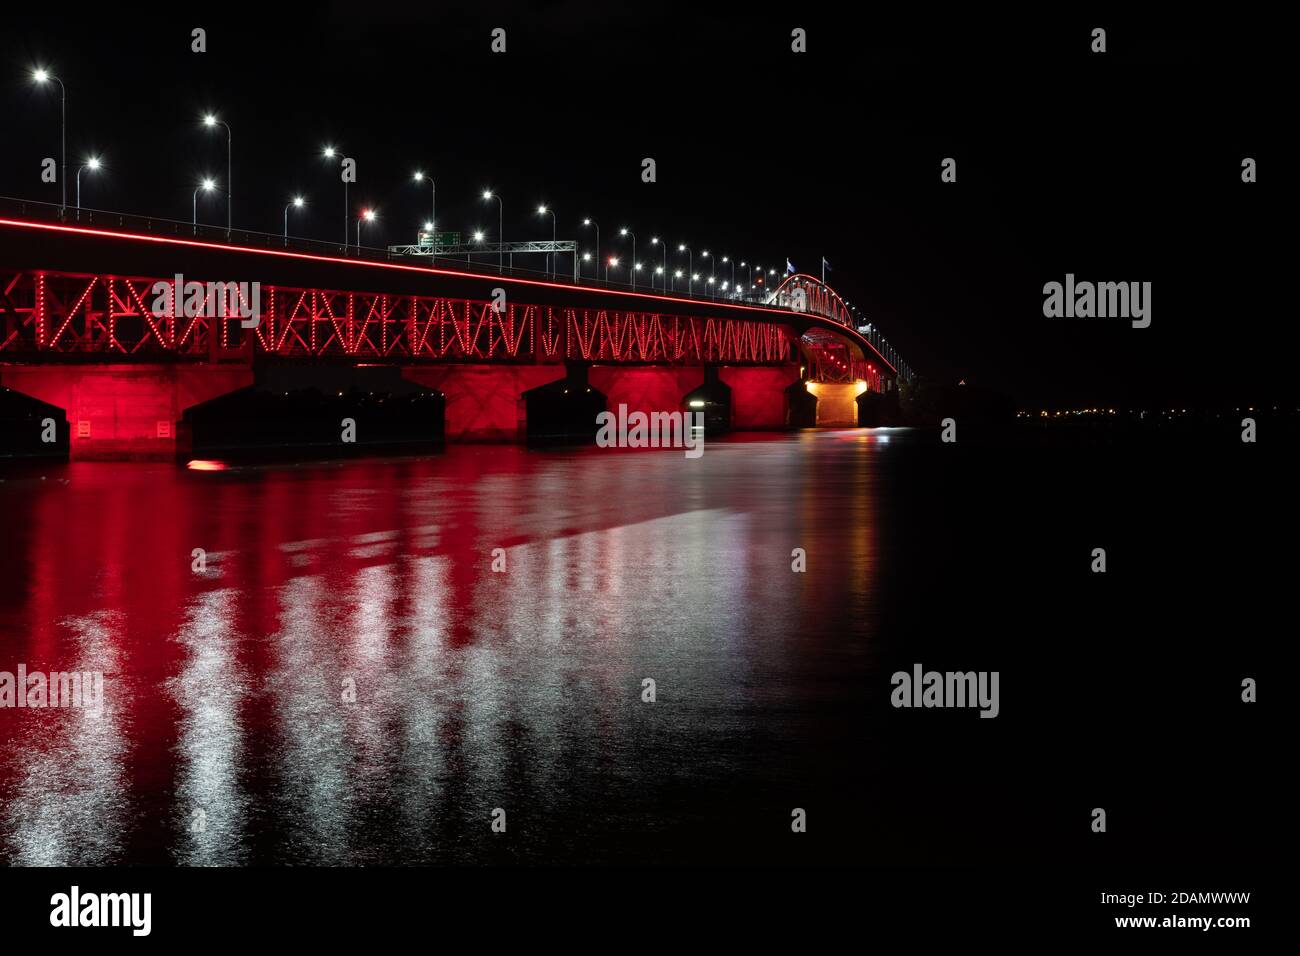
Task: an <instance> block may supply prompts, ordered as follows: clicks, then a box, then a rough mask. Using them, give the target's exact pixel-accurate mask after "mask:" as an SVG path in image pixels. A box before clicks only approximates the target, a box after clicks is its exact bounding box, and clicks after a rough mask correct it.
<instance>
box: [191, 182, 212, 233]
mask: <svg viewBox="0 0 1300 956" xmlns="http://www.w3.org/2000/svg"><path fill="white" fill-rule="evenodd" d="M216 188H217V184H216V183H215V182H213V181H212V180H211V179H205V180H203V182H201V183H199V184H198V186H196V187H195V189H194V219H193V226H194V234H195V235H196V236H197V235H198V234H199V190H202V191H203V192H205V193H207V192H212V190H214V189H216Z"/></svg>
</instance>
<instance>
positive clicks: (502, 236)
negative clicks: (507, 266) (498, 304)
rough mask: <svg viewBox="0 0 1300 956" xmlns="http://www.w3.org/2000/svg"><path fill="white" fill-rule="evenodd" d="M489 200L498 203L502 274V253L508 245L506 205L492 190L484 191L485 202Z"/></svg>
mask: <svg viewBox="0 0 1300 956" xmlns="http://www.w3.org/2000/svg"><path fill="white" fill-rule="evenodd" d="M489 199H495V200H496V201H497V272H501V271H503V270H502V265H503V260H502V257H501V252H502V250H503V249H504V247H505V244H506V237H505V223H506V212H505V205H506V204H505V203H504V202H502V201H501V197H500V196H499V195H497V194H496V193H494V192H492V190H490V189H485V190H483V200H484V201H485V202H486V201H487V200H489Z"/></svg>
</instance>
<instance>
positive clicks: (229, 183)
mask: <svg viewBox="0 0 1300 956" xmlns="http://www.w3.org/2000/svg"><path fill="white" fill-rule="evenodd" d="M203 125H204V126H208V127H212V126H224V127H225V128H226V238H227V239H229V238H230V224H231V222H232V216H231V203H232V201H233V198H234V191H235V186H234V182H233V180H232V179H231V174H232V167H231V162H230V161H231V157H232V155H233V153H232V152H231V141H232V140H233V139H234V136H233V134H232V133H231V132H230V124H229V123H227V122H225V121H224V120H219V119H217V118H216V117H215V116H213V115H212V114H211V113H209V114H208V115H207V116H205V117H203Z"/></svg>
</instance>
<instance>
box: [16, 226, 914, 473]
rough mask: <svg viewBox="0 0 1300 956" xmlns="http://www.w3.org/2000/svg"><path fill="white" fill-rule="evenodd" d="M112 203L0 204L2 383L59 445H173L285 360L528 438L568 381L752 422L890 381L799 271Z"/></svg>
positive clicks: (809, 411)
mask: <svg viewBox="0 0 1300 956" xmlns="http://www.w3.org/2000/svg"><path fill="white" fill-rule="evenodd" d="M88 218H90V217H88ZM119 218H120V220H121V221H120V223H115V222H111V221H110V222H105V221H104V217H103V216H100V217H99V218H98V219H97V220H95V219H92V220H91V221H84V220H83V221H67V220H66V219H63V218H58V219H51V220H43V219H41V218H40V217H38V216H33V215H28V216H24V217H18V216H13V217H0V388H3V389H8V390H10V392H11V393H17V394H19V395H22V396H27V397H28V398H30V399H35V400H36V401H38V402H41V403H45V404H46V405H48V406H52V407H53V408H54V409H57V410H61V411H62V412H63V415H62V416H60V415H54V416H53V417H54V419H55V426H56V428H57V430H58V432H59V440H60V441H63V440H65V436H64V432H66V442H67V447H68V453H69V455H70V456H71V457H72V458H74V459H75V458H170V457H173V456H180V457H185V456H186V455H187V454H188V453H189V444H188V443H189V442H190V441H191V440H192V439H193V436H191V435H187V434H186V424H185V423H186V421H187V420H188V419H189V418H190V417H191V416H190V414H189V413H190V411H191V410H193V409H195V408H197V407H200V406H203V405H204V404H205V403H209V402H212V401H214V400H217V399H219V398H221V397H222V396H227V395H230V394H231V393H236V392H239V391H240V390H244V389H249V388H251V387H252V386H254V384H255V383H256V382H257V381H258V380H259V379H260V378H261V377H263V376H264V375H265V374H267V373H268V370H273V369H277V368H279V369H283V368H286V367H296V368H302V367H311V366H315V367H320V368H329V369H331V370H333V372H334V374H335V375H336V376H337V374H338V373H339V370H346V369H356V370H358V372H360V370H363V369H372V368H375V367H382V368H387V369H390V370H391V371H392V372H393V373H394V374H397V375H400V378H401V380H403V381H405V382H408V383H411V384H413V385H416V386H419V387H422V388H424V389H427V390H431V391H433V392H436V393H437V394H438V395H439V396H441V399H442V403H443V414H444V416H445V417H444V420H443V421H442V422H440V423H439V424H440V425H441V426H442V428H441V432H442V434H443V435H444V436H445V438H446V439H447V440H467V441H485V440H486V441H516V440H521V439H523V438H524V437H526V436H527V435H528V434H529V428H530V422H529V408H530V407H531V405H530V399H532V398H534V397H535V396H536V395H537V394H539V393H542V392H544V391H545V390H547V389H550V390H555V389H557V388H558V389H560V390H561V392H562V393H563V394H568V387H567V386H570V385H573V386H578V387H579V389H575V390H580V387H582V386H585V389H586V391H587V392H591V391H592V390H594V392H595V394H597V395H598V396H603V398H604V401H605V402H606V404H607V405H608V406H609V407H611V408H614V407H617V406H618V405H619V404H626V405H627V406H628V407H629V409H630V410H642V411H646V412H650V411H677V410H683V409H685V408H687V407H688V406H690V407H702V406H705V405H708V406H710V407H712V406H713V405H715V404H716V405H717V407H718V408H720V409H722V413H721V414H722V416H723V417H722V418H721V419H716V418H715V420H713V421H711V422H710V427H713V426H714V425H717V426H719V427H722V428H730V429H736V430H750V429H780V428H786V427H790V426H792V425H801V424H806V425H812V424H823V425H855V424H858V422H859V412H858V406H859V402H858V397H859V396H860V395H863V394H865V393H871V394H878V395H888V394H889V393H890V392H892V391H893V390H894V389H896V388H897V384H898V377H899V373H898V369H897V368H896V365H895V363H891V362H890V361H888V360H887V359H886V357H885V356H884V355H882V354H881V352H880V351H878V350H877V348H876V347H875V345H873V343H872V341H871V340H870V339H869V338H868V337H867V336H866V335H864V334H863V333H862V332H860V331H859V330H858V329H857V328H856V327H855V326H854V323H853V318H852V315H851V313H850V310H849V309H848V308H847V306H845V304H844V302H843V300H842V299H841V298H840V297H839V296H838V295H837V294H836V293H835V292H834V290H832V289H830V288H829V287H828V286H826V285H825V284H823V283H822V282H821V281H819V280H818V279H816V278H814V277H812V276H808V275H802V274H796V275H791V276H788V277H787V278H786V279H785V281H784V282H783V283H782V284H781V285H780V286H779V287H778V288H777V289H776V290H773V291H772V292H769V293H767V294H766V295H764V296H763V297H762V298H761V299H759V300H756V301H749V300H740V299H736V298H719V297H711V296H688V295H686V294H674V293H664V292H663V291H653V292H652V291H647V290H645V289H640V290H635V291H633V290H631V289H627V288H617V287H613V286H610V285H602V284H596V283H593V282H590V281H553V280H551V279H549V278H543V277H537V276H536V275H535V274H531V273H519V272H515V271H514V270H510V271H506V270H501V271H495V270H493V271H488V270H486V269H484V270H482V271H475V269H474V268H473V267H471V266H469V265H464V266H462V265H460V264H455V265H437V264H436V260H431V261H429V262H424V261H421V260H419V259H417V258H411V257H406V256H401V255H394V254H392V253H385V252H383V251H380V250H369V251H367V250H356V249H355V248H354V249H353V250H351V251H350V252H348V253H344V252H342V251H340V250H339V249H338V248H331V247H329V246H325V245H323V244H305V243H298V242H294V243H291V242H290V241H289V240H287V239H286V240H285V241H284V243H283V245H280V244H279V243H280V237H265V236H258V235H257V234H247V235H243V234H234V235H228V234H226V233H224V231H223V232H221V233H220V234H219V235H212V234H211V231H210V230H208V231H206V232H202V233H201V232H200V228H198V227H195V228H193V230H192V231H191V225H190V224H169V225H167V226H160V225H159V224H158V223H157V221H153V222H147V221H146V222H144V223H143V225H144V228H141V225H142V223H138V222H131V221H128V218H129V217H119ZM187 233H188V234H187ZM272 239H273V240H274V241H271V240H272ZM249 316H251V318H248V317H249ZM344 374H346V372H345V373H344ZM64 416H66V417H64ZM37 421H38V419H37V418H36V417H30V422H28V421H27V420H26V419H19V420H17V421H15V420H14V419H13V418H12V416H11V418H10V420H9V421H8V422H6V423H5V424H6V427H7V428H10V429H12V428H34V427H36V424H35V423H36V422H37ZM39 421H42V422H45V423H46V427H47V428H48V417H45V416H42V417H40V418H39ZM592 428H593V431H594V421H593V422H592ZM46 440H47V441H48V435H47V436H46ZM0 453H3V450H2V449H0Z"/></svg>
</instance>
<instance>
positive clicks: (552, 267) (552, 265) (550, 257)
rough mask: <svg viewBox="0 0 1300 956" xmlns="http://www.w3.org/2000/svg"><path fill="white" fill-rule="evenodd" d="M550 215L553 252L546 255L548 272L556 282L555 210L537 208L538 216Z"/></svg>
mask: <svg viewBox="0 0 1300 956" xmlns="http://www.w3.org/2000/svg"><path fill="white" fill-rule="evenodd" d="M548 213H549V214H550V216H551V251H550V252H548V253H547V254H546V271H547V272H549V273H550V275H551V280H552V281H554V279H555V259H554V258H553V256H554V255H555V210H554V209H547V208H546V207H545V206H538V207H537V215H539V216H545V215H547V214H548Z"/></svg>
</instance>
